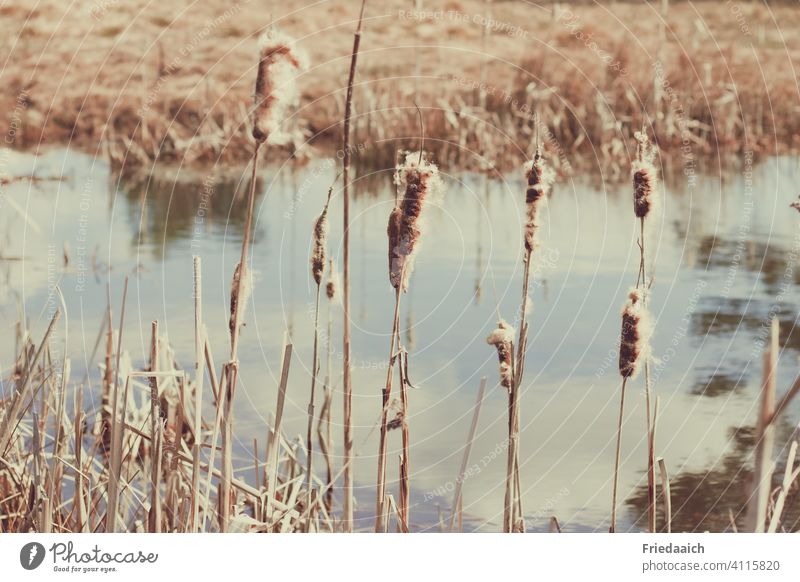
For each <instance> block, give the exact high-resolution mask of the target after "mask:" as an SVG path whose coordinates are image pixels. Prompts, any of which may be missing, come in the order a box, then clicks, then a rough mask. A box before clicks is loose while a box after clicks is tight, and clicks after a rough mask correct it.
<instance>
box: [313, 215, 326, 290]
mask: <svg viewBox="0 0 800 582" xmlns="http://www.w3.org/2000/svg"><path fill="white" fill-rule="evenodd" d="M327 245H328V206H327V205H325V208H324V209H323V210H322V214H320V215H319V218H317V221H316V222H315V223H314V249H313V250H312V251H311V275H312V276H313V277H314V282H315V283H316V284H317V285H319V284H320V283H321V282H322V274H323V273H324V272H325V249H326V247H327Z"/></svg>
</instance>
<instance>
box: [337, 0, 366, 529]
mask: <svg viewBox="0 0 800 582" xmlns="http://www.w3.org/2000/svg"><path fill="white" fill-rule="evenodd" d="M366 4H367V0H362V1H361V12H360V14H359V16H358V26H357V27H356V32H355V34H354V35H353V53H352V56H351V58H350V73H349V74H348V78H347V97H346V99H345V104H344V136H343V140H342V142H343V144H342V151H343V159H342V181H343V192H342V197H343V205H342V220H343V223H344V229H343V234H342V247H343V251H342V252H343V261H344V266H343V271H344V273H343V274H344V291H343V295H342V300H343V309H344V317H343V322H342V366H343V368H342V384H343V391H344V419H343V420H344V507H343V515H342V529H343V531H345V532H352V531H353V468H352V465H353V464H352V460H353V386H352V379H351V377H350V116H351V114H352V109H353V85H354V83H355V78H356V64H357V62H358V50H359V45H360V44H361V26H362V24H363V22H364V8H365V7H366Z"/></svg>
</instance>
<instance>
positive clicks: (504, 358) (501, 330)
mask: <svg viewBox="0 0 800 582" xmlns="http://www.w3.org/2000/svg"><path fill="white" fill-rule="evenodd" d="M486 343H487V344H489V345H492V346H494V347H495V349H496V350H497V359H498V361H499V364H500V385H501V386H503V387H504V388H506V389H507V390H508V437H507V438H508V442H507V449H506V452H507V454H508V458H507V461H506V490H505V496H504V502H503V532H504V533H510V532H511V531H512V528H514V508H515V506H516V486H515V485H516V479H515V471H516V466H517V447H516V444H517V439H518V432H519V425H518V423H517V418H518V415H517V406H518V400H517V397H516V395H517V391H516V390H514V379H515V369H514V328H513V327H511V326H510V325H509V324H508V323H506V321H505V320H503V319H500V320H499V321H498V322H497V329H495V330H494V331H493V332H492V333H491V334H489V337H487V338H486Z"/></svg>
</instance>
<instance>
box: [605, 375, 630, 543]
mask: <svg viewBox="0 0 800 582" xmlns="http://www.w3.org/2000/svg"><path fill="white" fill-rule="evenodd" d="M627 383H628V378H627V377H625V378H623V379H622V389H621V390H620V397H619V420H618V421H617V449H616V453H615V455H614V485H613V487H612V493H611V527H610V528H609V529H608V531H609V533H614V532H615V531H616V530H617V484H618V483H619V453H620V444H621V443H622V416H623V414H624V412H625V385H626V384H627Z"/></svg>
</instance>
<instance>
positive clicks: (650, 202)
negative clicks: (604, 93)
mask: <svg viewBox="0 0 800 582" xmlns="http://www.w3.org/2000/svg"><path fill="white" fill-rule="evenodd" d="M634 138H635V140H636V158H635V159H634V161H633V163H632V164H631V173H632V177H633V213H634V215H635V216H636V218H638V219H639V274H638V275H637V278H636V286H637V287H638V288H640V289H644V290H649V289H650V286H651V285H652V279H651V280H648V273H647V269H646V265H645V257H646V254H645V240H646V236H645V219H646V218H647V217H648V216H650V215H652V213H653V212H655V211H656V210H657V207H658V204H659V201H660V200H659V195H658V193H659V192H658V189H659V185H658V171H657V170H656V167H655V164H654V160H655V157H656V153H657V152H656V148H655V146H654V144H653V143H652V142H651V141H650V138H649V137H648V136H647V133H646V132H645V131H644V129H643V130H642V131H640V132H636V133H635V134H634ZM642 301H644V302H645V305H646V301H647V293H645V294H644V295H643V296H642ZM644 383H645V413H646V429H647V527H648V529H649V531H651V532H655V531H656V462H655V446H656V445H655V423H654V422H653V420H652V415H653V412H652V405H651V401H652V389H651V382H650V362H649V360H647V359H645V362H644Z"/></svg>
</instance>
